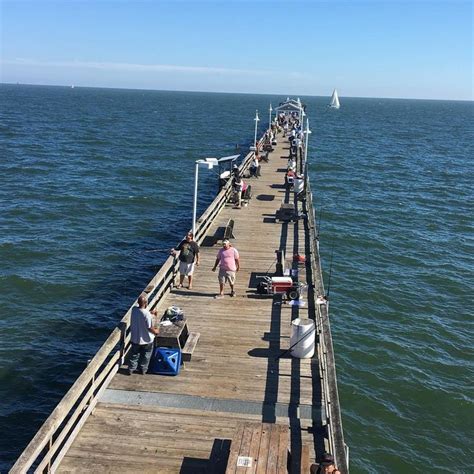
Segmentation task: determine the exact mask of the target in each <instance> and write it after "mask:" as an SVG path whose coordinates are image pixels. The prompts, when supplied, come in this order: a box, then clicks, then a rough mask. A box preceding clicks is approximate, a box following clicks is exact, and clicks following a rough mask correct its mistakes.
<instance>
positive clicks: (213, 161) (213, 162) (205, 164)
mask: <svg viewBox="0 0 474 474" xmlns="http://www.w3.org/2000/svg"><path fill="white" fill-rule="evenodd" d="M218 164H219V161H218V160H217V158H206V159H205V160H196V168H195V172H194V205H193V235H194V238H195V239H196V212H197V195H198V194H197V192H198V177H199V167H201V168H207V169H208V170H211V169H212V168H214V166H217V165H218Z"/></svg>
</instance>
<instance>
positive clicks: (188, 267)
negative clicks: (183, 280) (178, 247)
mask: <svg viewBox="0 0 474 474" xmlns="http://www.w3.org/2000/svg"><path fill="white" fill-rule="evenodd" d="M193 271H194V263H186V262H179V273H181V275H185V276H189V275H192V274H193Z"/></svg>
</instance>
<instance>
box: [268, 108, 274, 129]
mask: <svg viewBox="0 0 474 474" xmlns="http://www.w3.org/2000/svg"><path fill="white" fill-rule="evenodd" d="M272 111H273V109H272V104H270V108H269V109H268V112H269V117H268V131H271V129H272Z"/></svg>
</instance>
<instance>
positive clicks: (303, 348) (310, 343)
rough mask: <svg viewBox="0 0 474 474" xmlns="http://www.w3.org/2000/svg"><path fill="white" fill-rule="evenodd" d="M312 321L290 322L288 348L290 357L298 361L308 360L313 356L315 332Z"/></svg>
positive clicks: (305, 319)
mask: <svg viewBox="0 0 474 474" xmlns="http://www.w3.org/2000/svg"><path fill="white" fill-rule="evenodd" d="M314 329H315V328H314V321H313V320H312V319H307V318H296V319H294V320H293V321H292V322H291V337H290V347H293V348H292V349H291V355H292V356H293V357H296V358H298V359H309V358H310V357H313V355H314V344H315V340H316V337H315V330H314Z"/></svg>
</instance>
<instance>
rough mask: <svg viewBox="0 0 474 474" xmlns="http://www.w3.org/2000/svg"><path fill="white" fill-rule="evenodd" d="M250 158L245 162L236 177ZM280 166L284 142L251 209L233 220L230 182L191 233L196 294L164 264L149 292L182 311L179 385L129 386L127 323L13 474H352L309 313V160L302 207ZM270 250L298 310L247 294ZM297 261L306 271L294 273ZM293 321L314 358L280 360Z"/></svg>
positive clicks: (312, 301) (324, 335)
mask: <svg viewBox="0 0 474 474" xmlns="http://www.w3.org/2000/svg"><path fill="white" fill-rule="evenodd" d="M307 127H308V126H307ZM308 135H309V134H306V138H307V137H308ZM259 147H260V148H263V138H262V140H260V142H259ZM253 155H254V152H253V151H251V152H250V153H248V154H247V156H246V157H245V158H244V159H243V161H242V164H241V166H240V170H241V172H243V173H245V172H247V171H248V168H249V165H250V163H251V161H252V159H253ZM288 155H289V143H288V140H287V139H286V138H283V135H282V133H280V134H278V135H277V144H276V145H275V146H274V147H273V151H271V152H269V153H268V162H265V161H262V162H261V176H260V177H259V178H258V179H256V178H249V179H246V178H244V180H245V181H246V182H247V183H248V184H250V185H251V186H252V196H253V197H252V199H250V200H249V201H248V204H247V205H244V206H243V207H242V208H241V209H236V208H235V206H233V205H232V204H231V203H230V202H229V201H230V198H231V194H232V189H231V183H230V181H229V182H228V183H227V184H226V185H225V186H224V187H223V188H222V190H221V191H220V192H219V194H218V195H217V196H216V198H215V199H214V201H213V202H212V203H211V205H210V206H209V207H208V208H207V210H206V211H205V212H204V214H203V215H202V216H201V217H200V218H199V219H198V221H197V225H196V236H195V240H196V241H197V242H198V243H199V244H200V245H201V251H200V265H199V266H198V267H197V268H196V270H195V274H194V281H193V288H192V289H191V290H189V289H187V288H182V289H177V288H176V287H175V283H176V280H177V266H178V262H177V260H176V259H175V258H173V257H171V256H170V257H169V258H168V260H167V261H166V262H165V263H164V265H163V266H162V267H161V269H160V271H159V272H158V273H157V274H156V275H155V276H154V278H153V279H152V280H151V281H150V283H149V284H148V285H147V287H146V288H145V290H144V292H145V293H147V294H148V297H149V308H150V309H158V311H159V313H161V314H162V313H163V312H164V311H165V310H166V308H168V307H170V306H178V307H180V308H181V309H182V310H184V314H185V317H186V324H185V325H183V327H182V328H181V329H180V330H179V331H177V332H176V334H175V335H176V339H177V344H178V345H181V346H182V349H183V351H184V352H183V354H184V355H183V356H184V358H185V362H184V365H183V366H182V368H181V371H180V373H179V375H177V376H174V377H173V376H161V375H149V374H146V375H137V374H133V375H131V376H127V375H126V374H125V373H124V370H123V368H124V367H125V366H124V362H125V361H126V355H127V352H128V350H129V348H130V334H129V321H130V312H131V309H129V311H128V312H127V314H126V315H125V316H124V318H123V319H122V321H121V322H120V324H119V325H118V327H117V328H116V329H115V330H114V331H113V332H112V334H111V335H110V336H109V338H108V339H107V340H106V342H105V343H104V344H103V346H102V347H101V348H100V350H99V351H98V352H97V354H96V355H95V357H94V358H93V359H92V361H90V363H89V364H88V365H87V367H86V368H85V370H84V372H83V373H82V374H81V375H80V376H79V378H78V379H77V380H76V382H75V383H74V385H73V386H72V387H71V389H70V390H69V392H68V393H67V394H66V395H65V397H64V398H63V399H62V400H61V402H60V403H59V404H58V406H57V407H56V408H55V410H54V411H53V412H52V414H51V415H50V416H49V418H48V419H47V420H46V422H45V423H44V425H43V426H42V427H41V428H40V430H39V431H38V433H37V434H36V435H35V437H34V438H33V439H32V441H31V442H30V444H29V445H28V446H27V447H26V449H25V451H24V452H23V453H22V455H21V456H20V458H19V459H18V460H17V462H16V464H15V465H14V466H13V468H12V470H11V472H12V473H23V472H30V471H35V472H67V473H75V472H120V473H124V472H130V473H135V472H154V473H234V472H236V473H241V472H242V473H244V472H245V473H250V472H252V473H260V472H261V473H277V472H278V473H283V472H285V473H286V472H291V473H299V472H301V473H307V472H309V466H310V464H311V463H315V462H316V463H317V461H318V460H319V459H320V456H321V454H322V453H323V452H324V451H328V452H330V453H332V454H333V455H334V458H335V461H336V464H337V466H338V468H339V469H340V471H341V472H342V473H346V472H348V466H347V457H348V456H347V448H346V446H345V444H344V438H343V432H342V424H341V414H340V407H339V399H338V392H337V381H336V373H335V364H334V354H333V346H332V339H331V332H330V324H329V318H328V306H329V303H326V304H324V303H323V304H320V303H321V300H317V297H318V296H319V295H324V294H325V292H324V286H323V282H322V273H321V266H320V261H319V245H318V238H317V229H316V220H315V215H314V207H313V201H312V192H311V186H310V182H309V180H308V177H307V175H308V173H307V162H306V156H305V152H304V147H303V150H302V153H301V156H300V158H299V160H298V167H299V172H303V173H304V176H305V179H304V190H303V191H302V192H301V193H300V194H299V197H297V196H296V194H295V193H294V192H293V190H291V189H289V188H288V187H287V186H285V174H286V171H287V168H286V165H287V161H288ZM295 199H296V204H295ZM285 203H286V204H287V206H283V207H286V208H287V210H288V209H289V208H291V206H288V204H292V205H293V206H296V207H294V213H293V218H292V219H290V220H288V219H282V220H279V219H276V216H278V213H279V212H280V211H279V210H280V209H281V208H282V204H285ZM232 221H233V234H234V236H235V238H233V239H232V244H233V246H234V247H236V248H237V249H238V251H239V253H240V260H241V269H240V271H239V272H238V273H237V281H236V293H237V294H236V296H235V297H230V295H229V292H228V291H227V293H226V295H225V297H224V298H223V299H215V298H214V296H215V295H216V294H217V293H218V282H217V274H216V273H214V272H212V271H211V269H212V266H213V264H214V261H215V258H216V254H217V251H218V249H219V248H220V244H221V241H222V236H221V235H220V234H221V231H222V230H223V229H224V228H227V230H228V231H229V223H231V222H232ZM277 250H278V251H284V254H286V259H284V261H281V260H280V263H282V264H283V265H284V266H286V267H287V268H289V269H290V270H292V274H293V275H295V274H297V275H298V280H299V281H300V282H302V283H304V284H306V285H307V286H308V290H307V294H305V295H304V297H303V300H304V302H305V304H304V306H299V305H296V304H290V302H289V301H286V300H285V298H283V297H282V295H279V294H275V295H260V294H258V293H257V291H256V286H257V283H258V281H259V277H260V276H261V275H265V274H267V273H272V274H273V273H274V272H275V264H276V251H277ZM284 254H283V253H282V254H280V255H284ZM296 254H298V255H300V256H305V262H301V261H300V262H298V261H296V260H295V259H293V255H296ZM185 283H186V281H185ZM137 296H138V295H137ZM134 304H135V303H134ZM132 306H133V305H132ZM295 318H309V319H311V320H313V321H314V322H315V334H316V343H315V349H316V350H315V355H314V356H313V357H312V358H307V359H299V358H294V357H292V356H291V354H290V353H284V351H286V350H287V349H288V348H289V347H290V335H291V322H292V321H293V320H294V319H295ZM180 336H184V337H183V340H182V341H180V340H179V338H180ZM158 337H160V336H158Z"/></svg>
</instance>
